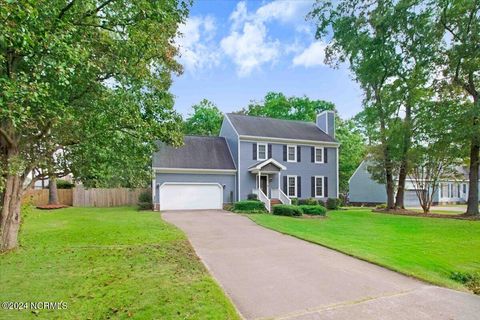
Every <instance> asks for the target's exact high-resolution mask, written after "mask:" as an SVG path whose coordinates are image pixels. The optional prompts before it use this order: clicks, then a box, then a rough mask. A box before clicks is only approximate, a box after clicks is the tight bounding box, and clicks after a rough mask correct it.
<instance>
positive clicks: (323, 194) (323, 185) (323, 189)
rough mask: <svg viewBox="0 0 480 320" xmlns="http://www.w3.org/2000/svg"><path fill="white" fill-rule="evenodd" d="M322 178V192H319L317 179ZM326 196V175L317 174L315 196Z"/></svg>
mask: <svg viewBox="0 0 480 320" xmlns="http://www.w3.org/2000/svg"><path fill="white" fill-rule="evenodd" d="M318 178H320V179H322V194H321V195H318V194H317V179H318ZM324 197H325V177H324V176H315V198H324Z"/></svg>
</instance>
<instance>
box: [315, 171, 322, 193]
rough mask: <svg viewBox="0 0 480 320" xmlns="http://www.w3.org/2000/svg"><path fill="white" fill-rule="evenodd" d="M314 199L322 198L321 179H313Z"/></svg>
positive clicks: (320, 177) (319, 177)
mask: <svg viewBox="0 0 480 320" xmlns="http://www.w3.org/2000/svg"><path fill="white" fill-rule="evenodd" d="M315 197H317V198H323V177H322V176H316V177H315Z"/></svg>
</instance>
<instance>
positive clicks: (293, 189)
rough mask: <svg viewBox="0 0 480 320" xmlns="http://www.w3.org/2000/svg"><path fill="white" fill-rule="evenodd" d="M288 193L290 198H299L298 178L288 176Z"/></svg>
mask: <svg viewBox="0 0 480 320" xmlns="http://www.w3.org/2000/svg"><path fill="white" fill-rule="evenodd" d="M287 193H288V194H287V195H288V196H289V197H296V196H297V176H287Z"/></svg>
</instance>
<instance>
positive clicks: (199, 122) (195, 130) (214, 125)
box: [184, 99, 223, 136]
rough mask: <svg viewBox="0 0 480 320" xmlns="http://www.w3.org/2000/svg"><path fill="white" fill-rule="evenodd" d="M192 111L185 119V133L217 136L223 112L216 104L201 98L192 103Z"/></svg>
mask: <svg viewBox="0 0 480 320" xmlns="http://www.w3.org/2000/svg"><path fill="white" fill-rule="evenodd" d="M192 108H193V113H192V114H190V115H189V117H188V118H187V120H186V121H185V129H184V130H185V133H186V134H197V135H203V136H218V134H219V133H220V128H221V126H222V120H223V114H222V112H221V111H220V110H219V109H218V108H217V106H216V105H215V104H214V103H213V102H211V101H209V100H207V99H203V100H202V101H200V103H198V104H196V105H194V106H193V107H192Z"/></svg>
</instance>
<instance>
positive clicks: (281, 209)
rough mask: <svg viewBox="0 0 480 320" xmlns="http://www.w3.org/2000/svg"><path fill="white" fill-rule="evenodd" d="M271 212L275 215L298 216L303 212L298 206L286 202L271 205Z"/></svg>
mask: <svg viewBox="0 0 480 320" xmlns="http://www.w3.org/2000/svg"><path fill="white" fill-rule="evenodd" d="M273 214H274V215H277V216H289V217H300V216H302V214H303V211H302V209H301V208H300V207H299V206H295V205H288V204H277V205H275V206H273Z"/></svg>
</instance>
